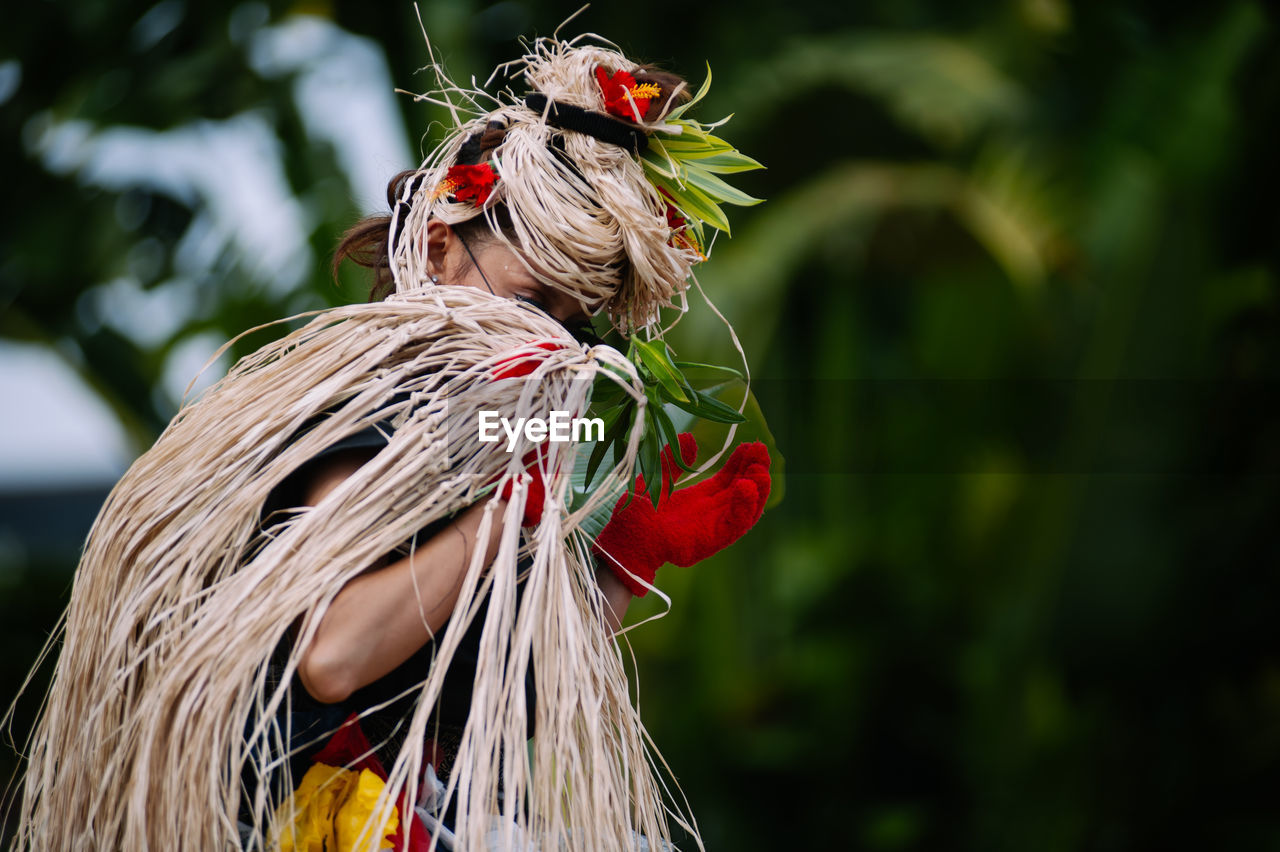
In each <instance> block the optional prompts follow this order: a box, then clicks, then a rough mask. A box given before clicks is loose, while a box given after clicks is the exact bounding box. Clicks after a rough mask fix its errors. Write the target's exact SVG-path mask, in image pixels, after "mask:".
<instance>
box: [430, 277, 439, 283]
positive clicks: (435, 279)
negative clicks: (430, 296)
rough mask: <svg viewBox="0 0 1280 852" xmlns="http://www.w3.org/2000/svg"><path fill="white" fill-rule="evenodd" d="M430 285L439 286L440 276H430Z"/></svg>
mask: <svg viewBox="0 0 1280 852" xmlns="http://www.w3.org/2000/svg"><path fill="white" fill-rule="evenodd" d="M431 283H432V284H439V283H440V276H438V275H432V276H431Z"/></svg>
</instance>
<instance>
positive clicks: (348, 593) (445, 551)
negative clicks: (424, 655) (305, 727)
mask: <svg viewBox="0 0 1280 852" xmlns="http://www.w3.org/2000/svg"><path fill="white" fill-rule="evenodd" d="M366 459H367V456H363V457H361V456H351V455H348V456H344V457H341V458H339V459H337V460H335V461H334V462H331V463H329V464H328V465H326V466H325V467H323V468H322V469H321V470H320V471H319V472H318V473H317V474H316V476H315V477H313V479H312V481H311V483H310V486H309V487H308V489H307V492H306V497H305V501H306V503H307V504H308V505H315V503H317V502H319V500H321V499H322V498H323V497H324V496H325V495H326V494H328V493H329V492H330V491H332V490H333V489H334V488H336V487H337V486H338V485H339V484H340V483H341V482H342V481H343V480H344V479H346V478H347V477H348V476H350V475H351V474H352V473H354V472H355V471H356V470H357V469H358V468H359V467H360V465H362V464H363V463H364V461H365V460H366ZM486 503H487V501H485V502H483V503H477V504H475V505H474V506H472V507H470V508H469V509H467V510H465V511H464V512H463V513H462V514H461V515H459V516H458V517H457V518H456V519H455V520H454V521H453V522H452V523H450V524H449V525H448V526H447V527H445V528H444V529H443V530H441V531H440V532H439V533H437V534H436V535H434V536H432V537H431V539H430V540H428V541H427V542H426V543H425V544H423V545H422V546H420V547H418V548H417V550H416V552H415V553H414V554H413V555H412V556H406V557H404V558H403V559H399V560H396V561H395V562H392V563H390V564H389V565H386V566H384V567H381V568H377V569H375V570H373V571H370V572H368V573H366V574H361V575H360V576H359V577H356V578H355V579H354V580H352V581H351V582H349V583H347V585H346V586H345V587H343V589H342V591H340V592H339V593H338V595H337V597H335V598H334V600H333V603H332V604H331V605H330V606H329V609H328V611H326V612H325V614H324V618H323V619H322V620H321V622H320V626H319V628H318V629H317V631H316V635H315V638H314V639H313V640H312V642H311V644H310V646H309V647H307V649H306V650H305V651H303V654H302V659H301V661H300V662H299V665H298V677H299V678H300V679H301V680H302V685H303V686H304V687H306V690H307V692H309V693H310V694H311V695H312V697H313V698H315V699H316V700H317V701H322V702H325V703H333V702H337V701H342V700H344V699H345V698H347V697H348V696H349V695H350V694H351V693H352V692H354V691H355V690H357V689H359V688H360V687H362V686H366V685H368V684H370V683H373V682H374V681H375V680H377V679H378V678H380V677H382V676H383V675H385V674H387V673H388V672H390V671H392V670H393V669H395V668H396V667H397V666H399V665H400V664H401V663H403V662H404V661H405V660H407V659H409V657H411V656H413V654H414V653H415V652H416V651H417V650H418V649H419V648H421V647H422V646H423V645H425V644H426V643H427V641H428V640H430V639H431V637H432V634H433V633H434V632H435V631H438V630H439V629H440V628H441V627H443V626H444V624H445V622H446V621H448V619H449V616H450V614H451V613H452V612H453V605H454V603H456V601H457V599H458V591H459V589H460V588H461V587H462V578H463V576H464V575H465V574H466V570H467V565H469V564H470V562H471V555H472V553H473V552H474V548H475V547H476V546H477V540H476V539H477V534H478V532H479V528H480V521H481V519H482V518H483V515H484V507H485V505H486ZM501 531H502V525H501V524H500V523H495V524H493V525H492V527H491V530H490V535H489V538H488V541H486V542H484V543H483V544H484V547H485V557H484V558H485V561H486V563H487V562H489V561H491V560H492V559H493V557H494V556H495V555H496V554H497V549H498V538H499V535H500V534H501ZM424 615H425V616H426V625H424V624H423V616H424ZM428 627H429V628H430V631H431V632H428Z"/></svg>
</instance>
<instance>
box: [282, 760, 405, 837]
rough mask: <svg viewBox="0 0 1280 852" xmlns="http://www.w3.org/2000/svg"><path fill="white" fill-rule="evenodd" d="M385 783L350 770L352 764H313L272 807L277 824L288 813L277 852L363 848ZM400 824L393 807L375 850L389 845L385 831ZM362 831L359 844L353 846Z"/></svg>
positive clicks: (363, 771) (367, 773)
mask: <svg viewBox="0 0 1280 852" xmlns="http://www.w3.org/2000/svg"><path fill="white" fill-rule="evenodd" d="M384 786H385V784H384V783H383V781H382V779H381V778H379V777H378V776H377V775H374V774H373V773H372V772H370V771H369V770H368V769H361V770H360V772H359V773H356V772H355V770H352V769H342V768H340V767H336V766H326V765H325V764H323V763H316V764H313V765H312V767H311V768H310V769H308V770H307V774H306V775H304V776H302V783H300V784H299V785H298V789H297V790H295V791H294V792H293V795H292V796H290V797H289V798H288V799H286V800H285V802H284V804H282V805H281V806H280V810H279V811H278V812H277V817H278V818H279V822H280V824H282V825H288V824H289V822H288V820H287V817H288V816H289V814H290V813H292V815H293V820H292V826H293V831H288V830H285V831H283V832H282V836H281V837H280V841H279V848H280V852H356V850H358V849H367V848H369V847H368V845H367V844H368V841H369V837H370V834H369V831H368V828H367V827H368V826H369V825H370V824H371V823H372V821H373V817H374V810H375V806H376V805H377V802H378V796H379V794H381V793H382V789H383V787H384ZM399 824H400V817H399V813H398V811H397V809H396V808H395V807H392V808H391V817H390V818H389V819H388V820H387V822H386V824H385V825H383V826H382V831H381V832H380V833H378V834H377V836H378V846H377V847H376V848H378V849H390V848H391V847H392V843H391V836H392V835H394V834H395V832H396V828H397V827H398V826H399ZM362 834H363V838H364V845H360V846H357V843H358V842H359V841H360V840H361V836H362Z"/></svg>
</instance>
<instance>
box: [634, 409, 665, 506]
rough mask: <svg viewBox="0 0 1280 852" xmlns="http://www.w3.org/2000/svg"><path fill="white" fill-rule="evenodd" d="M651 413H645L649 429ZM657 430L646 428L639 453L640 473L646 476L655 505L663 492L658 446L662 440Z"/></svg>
mask: <svg viewBox="0 0 1280 852" xmlns="http://www.w3.org/2000/svg"><path fill="white" fill-rule="evenodd" d="M651 416H652V415H651V412H649V411H647V410H646V411H645V421H646V422H645V425H646V427H649V426H650V425H651V424H649V422H648V421H649V420H650V418H651ZM657 433H658V430H657V429H656V428H646V429H645V433H644V437H643V438H641V439H640V452H639V453H638V456H639V458H638V461H639V462H640V473H641V475H643V476H644V484H645V490H646V491H647V492H648V494H649V499H650V500H652V501H653V505H654V506H655V507H656V506H657V505H658V493H659V492H660V491H661V490H662V460H661V456H660V455H659V453H660V452H661V447H659V446H658V444H659V441H660V440H661V439H660V438H659V437H658V434H657Z"/></svg>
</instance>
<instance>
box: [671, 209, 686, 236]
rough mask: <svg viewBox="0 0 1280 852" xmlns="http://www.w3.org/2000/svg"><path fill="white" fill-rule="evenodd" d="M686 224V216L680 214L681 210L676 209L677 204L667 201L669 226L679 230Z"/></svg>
mask: <svg viewBox="0 0 1280 852" xmlns="http://www.w3.org/2000/svg"><path fill="white" fill-rule="evenodd" d="M686 224H687V223H686V222H685V220H684V217H683V216H681V215H680V211H678V210H676V208H675V205H674V204H672V203H671V202H667V227H668V228H670V229H671V230H673V231H678V230H680V229H681V228H683V227H684V226H685V225H686Z"/></svg>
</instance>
